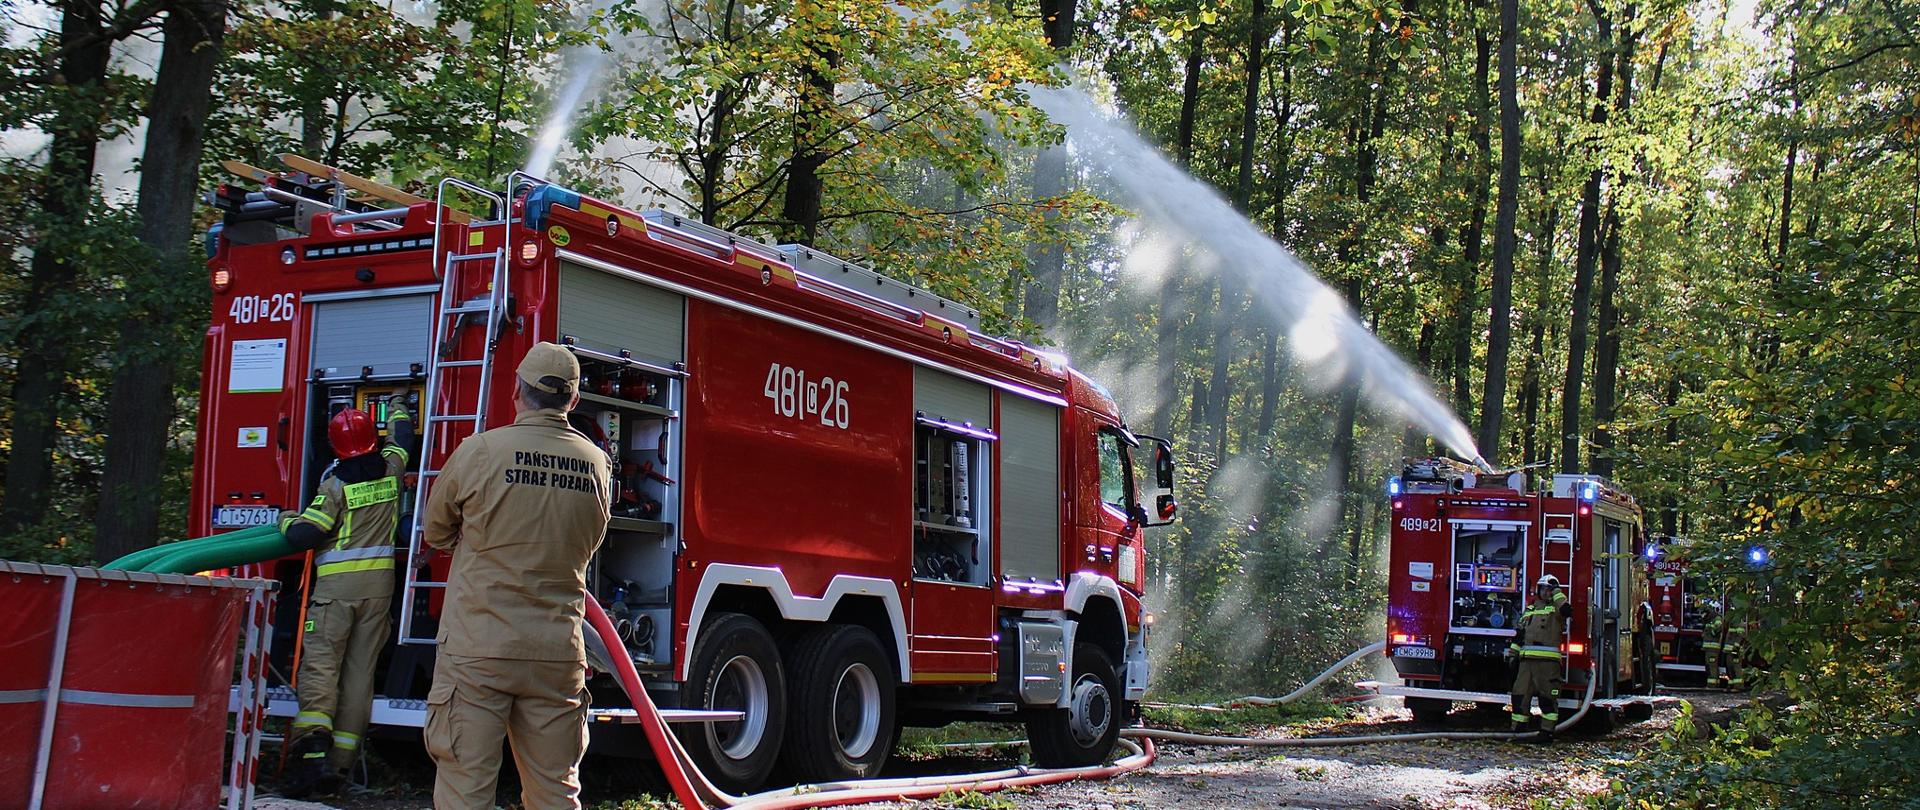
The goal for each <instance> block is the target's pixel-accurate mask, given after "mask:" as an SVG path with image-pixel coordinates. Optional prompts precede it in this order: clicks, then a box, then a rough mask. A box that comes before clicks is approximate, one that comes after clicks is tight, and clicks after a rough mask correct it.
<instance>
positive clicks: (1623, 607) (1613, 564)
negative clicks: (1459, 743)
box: [1369, 458, 1653, 722]
mask: <svg viewBox="0 0 1920 810" xmlns="http://www.w3.org/2000/svg"><path fill="white" fill-rule="evenodd" d="M1528 484H1529V481H1528V475H1527V473H1526V472H1525V471H1509V472H1501V473H1484V472H1480V471H1477V470H1475V469H1473V468H1472V467H1469V466H1467V465H1464V464H1461V463H1459V462H1456V461H1453V460H1451V459H1445V458H1432V459H1420V460H1409V461H1408V462H1407V463H1406V464H1405V465H1404V467H1403V469H1402V470H1401V473H1400V475H1398V476H1396V477H1394V478H1393V479H1391V480H1390V481H1389V482H1388V484H1387V494H1388V497H1389V499H1390V500H1391V502H1392V517H1391V520H1392V525H1391V528H1390V538H1391V539H1390V563H1389V565H1390V566H1391V568H1390V571H1389V574H1388V578H1387V649H1386V651H1385V654H1386V655H1387V656H1388V657H1389V659H1390V660H1391V661H1392V662H1393V666H1394V669H1395V671H1396V673H1397V674H1398V675H1399V677H1400V683H1399V684H1378V683H1374V684H1369V685H1371V686H1374V687H1376V688H1377V689H1378V690H1379V692H1380V693H1382V694H1393V695H1401V696H1403V697H1405V698H1406V702H1407V706H1408V707H1409V708H1410V709H1411V710H1412V711H1413V713H1414V717H1415V719H1416V720H1421V721H1429V722H1430V721H1437V720H1438V719H1439V718H1441V717H1442V716H1444V715H1445V714H1446V713H1447V711H1448V710H1449V709H1450V708H1451V707H1452V704H1453V703H1454V702H1456V701H1464V702H1474V703H1492V704H1504V703H1507V702H1508V699H1509V694H1508V692H1509V689H1510V687H1511V686H1512V684H1513V678H1514V674H1515V670H1514V667H1513V666H1512V665H1509V664H1507V663H1506V662H1505V660H1504V657H1503V655H1504V653H1505V651H1506V649H1507V647H1508V645H1509V644H1510V643H1512V639H1513V637H1514V633H1515V626H1516V624H1517V623H1518V618H1519V616H1520V614H1521V612H1522V611H1524V610H1525V609H1526V607H1527V606H1528V603H1529V602H1530V601H1531V600H1532V599H1533V584H1534V583H1535V582H1536V581H1538V580H1539V579H1540V578H1541V577H1542V576H1544V575H1549V574H1550V575H1552V576H1554V577H1555V578H1556V579H1558V580H1559V582H1560V584H1561V587H1562V589H1563V590H1564V592H1565V593H1566V594H1567V597H1568V599H1569V602H1570V604H1571V606H1572V608H1573V615H1572V618H1571V619H1570V620H1569V621H1568V627H1567V635H1566V638H1567V642H1566V644H1565V647H1564V648H1563V650H1562V652H1563V660H1564V662H1565V667H1566V671H1565V674H1564V677H1563V680H1562V683H1563V684H1564V691H1563V693H1562V696H1561V703H1562V704H1563V705H1572V706H1577V705H1579V704H1580V702H1581V700H1582V698H1583V697H1584V696H1585V693H1586V691H1587V686H1588V683H1589V680H1590V679H1594V683H1593V685H1594V689H1593V695H1594V697H1595V698H1596V700H1598V701H1613V700H1616V699H1618V698H1621V697H1622V696H1625V695H1628V694H1630V693H1632V692H1636V691H1642V692H1643V691H1647V690H1648V689H1649V688H1650V686H1651V683H1652V673H1653V669H1652V666H1651V664H1652V660H1651V644H1652V635H1651V634H1652V621H1651V616H1650V615H1649V611H1648V607H1647V569H1646V567H1645V566H1644V565H1643V564H1641V560H1642V559H1643V556H1642V555H1644V554H1645V550H1646V548H1647V539H1646V536H1645V533H1644V531H1643V529H1642V519H1641V511H1640V507H1639V505H1638V504H1637V503H1636V502H1635V501H1634V499H1633V496H1631V495H1628V494H1627V493H1625V492H1622V491H1620V490H1619V489H1618V488H1616V487H1614V486H1613V485H1612V484H1610V483H1609V482H1607V481H1606V480H1604V479H1602V478H1599V477H1597V476H1592V475H1554V476H1553V477H1552V479H1551V480H1550V481H1548V482H1546V484H1545V486H1543V487H1542V488H1541V489H1540V490H1539V491H1533V490H1530V489H1529V486H1528ZM1602 705H1607V704H1606V703H1604V702H1603V703H1602Z"/></svg>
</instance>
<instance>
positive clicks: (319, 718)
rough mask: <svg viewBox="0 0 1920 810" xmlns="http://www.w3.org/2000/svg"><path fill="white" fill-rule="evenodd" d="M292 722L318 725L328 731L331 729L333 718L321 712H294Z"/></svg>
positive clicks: (301, 724)
mask: <svg viewBox="0 0 1920 810" xmlns="http://www.w3.org/2000/svg"><path fill="white" fill-rule="evenodd" d="M293 724H294V725H296V726H319V727H321V728H324V729H326V730H328V731H332V730H333V718H331V717H328V716H327V715H325V714H323V713H321V712H301V713H299V714H296V715H294V716H293Z"/></svg>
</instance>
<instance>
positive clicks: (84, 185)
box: [0, 0, 113, 534]
mask: <svg viewBox="0 0 1920 810" xmlns="http://www.w3.org/2000/svg"><path fill="white" fill-rule="evenodd" d="M61 8H62V11H61V15H60V42H61V43H62V49H63V50H64V51H65V55H64V56H62V57H61V58H60V74H59V78H60V84H61V85H62V93H63V95H65V96H66V98H63V99H61V101H63V102H64V103H62V104H60V106H59V108H58V112H57V114H56V115H55V117H54V119H53V120H52V121H51V122H50V123H49V125H48V126H47V130H48V132H49V134H51V135H52V141H51V143H50V144H49V145H48V149H47V168H46V179H45V181H44V183H43V185H42V186H41V192H40V214H41V216H42V217H43V223H44V224H43V226H42V227H43V228H44V227H48V226H57V225H59V224H62V223H64V224H68V225H71V224H77V223H82V222H85V221H86V219H87V212H88V210H89V209H90V208H91V207H92V201H93V162H94V155H95V153H96V152H97V151H98V149H99V146H100V129H101V121H100V115H101V111H100V108H99V102H98V101H97V100H95V99H92V98H90V97H91V96H92V95H94V94H95V93H96V92H97V91H98V90H99V89H100V87H101V85H102V83H103V82H104V81H105V80H106V76H107V64H108V61H109V59H110V57H111V56H112V51H113V44H112V43H111V42H110V41H108V40H107V39H106V37H104V36H103V31H104V28H105V25H106V20H105V18H104V16H103V14H102V11H101V5H100V4H99V3H95V2H87V0H70V1H69V2H66V3H63V4H61ZM96 40H97V41H96ZM69 48H70V50H68V49H69ZM78 277H79V268H78V267H76V266H75V265H74V264H73V263H72V262H69V261H68V260H67V252H66V250H65V248H64V246H59V245H49V244H43V245H41V247H40V249H37V250H35V251H34V252H33V259H32V262H31V264H30V265H29V270H28V275H27V283H26V290H25V291H24V294H23V295H21V297H20V306H21V312H25V313H37V314H40V315H43V316H45V317H39V318H34V319H31V320H29V321H27V322H26V323H24V324H23V325H22V326H21V329H20V332H19V335H18V336H17V337H16V338H15V341H16V344H15V345H16V347H17V348H16V352H17V354H18V359H17V360H16V361H15V366H14V376H13V419H12V424H11V425H10V426H9V428H10V430H9V434H8V435H9V437H10V439H11V442H12V445H11V447H10V448H9V449H8V452H7V458H6V465H7V476H6V480H7V490H6V498H5V500H4V501H3V502H0V534H12V533H14V532H16V531H19V530H20V529H22V528H24V527H27V526H31V525H33V524H35V523H37V522H39V521H40V519H41V518H42V517H43V516H44V515H45V514H46V511H47V505H48V503H49V501H50V498H51V494H52V493H51V489H52V486H53V445H54V441H55V439H56V438H57V437H58V431H59V419H58V418H59V414H60V412H61V411H62V410H64V409H65V407H66V402H65V401H64V400H65V397H64V396H63V392H64V389H65V388H66V381H67V374H66V369H67V365H68V363H67V358H68V356H69V351H68V343H67V339H68V337H69V336H68V335H67V334H66V329H65V324H64V323H63V322H62V321H61V319H60V318H58V317H53V314H54V313H57V312H60V311H61V310H63V309H64V308H63V307H61V306H60V305H58V303H57V302H58V301H59V300H60V299H61V298H62V297H64V296H66V295H68V294H70V293H71V292H72V290H73V287H74V282H75V280H76V279H77V278H78Z"/></svg>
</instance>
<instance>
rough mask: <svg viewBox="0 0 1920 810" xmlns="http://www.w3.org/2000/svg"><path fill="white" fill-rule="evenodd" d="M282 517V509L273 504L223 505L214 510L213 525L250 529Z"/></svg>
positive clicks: (217, 527)
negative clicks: (274, 506) (272, 505)
mask: <svg viewBox="0 0 1920 810" xmlns="http://www.w3.org/2000/svg"><path fill="white" fill-rule="evenodd" d="M278 517H280V510H278V509H275V508H273V507H271V506H221V507H216V508H215V509H214V510H213V527H214V528H216V529H248V528H252V527H254V526H265V525H267V524H269V523H272V522H273V521H274V520H275V519H276V518H278Z"/></svg>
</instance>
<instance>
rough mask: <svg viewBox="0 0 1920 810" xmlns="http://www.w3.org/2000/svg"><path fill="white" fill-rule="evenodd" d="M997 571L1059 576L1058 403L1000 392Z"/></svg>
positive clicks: (1041, 578) (1012, 576)
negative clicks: (1054, 404)
mask: <svg viewBox="0 0 1920 810" xmlns="http://www.w3.org/2000/svg"><path fill="white" fill-rule="evenodd" d="M1000 575H1001V577H1002V578H1004V579H1006V580H1007V581H1009V582H1015V581H1018V582H1025V581H1028V580H1035V581H1038V582H1046V583H1051V582H1055V581H1058V580H1059V579H1060V409H1059V408H1056V407H1054V406H1052V405H1048V404H1045V403H1041V402H1035V401H1032V400H1028V399H1024V398H1021V397H1015V396H1006V395H1002V396H1001V397H1000Z"/></svg>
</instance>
